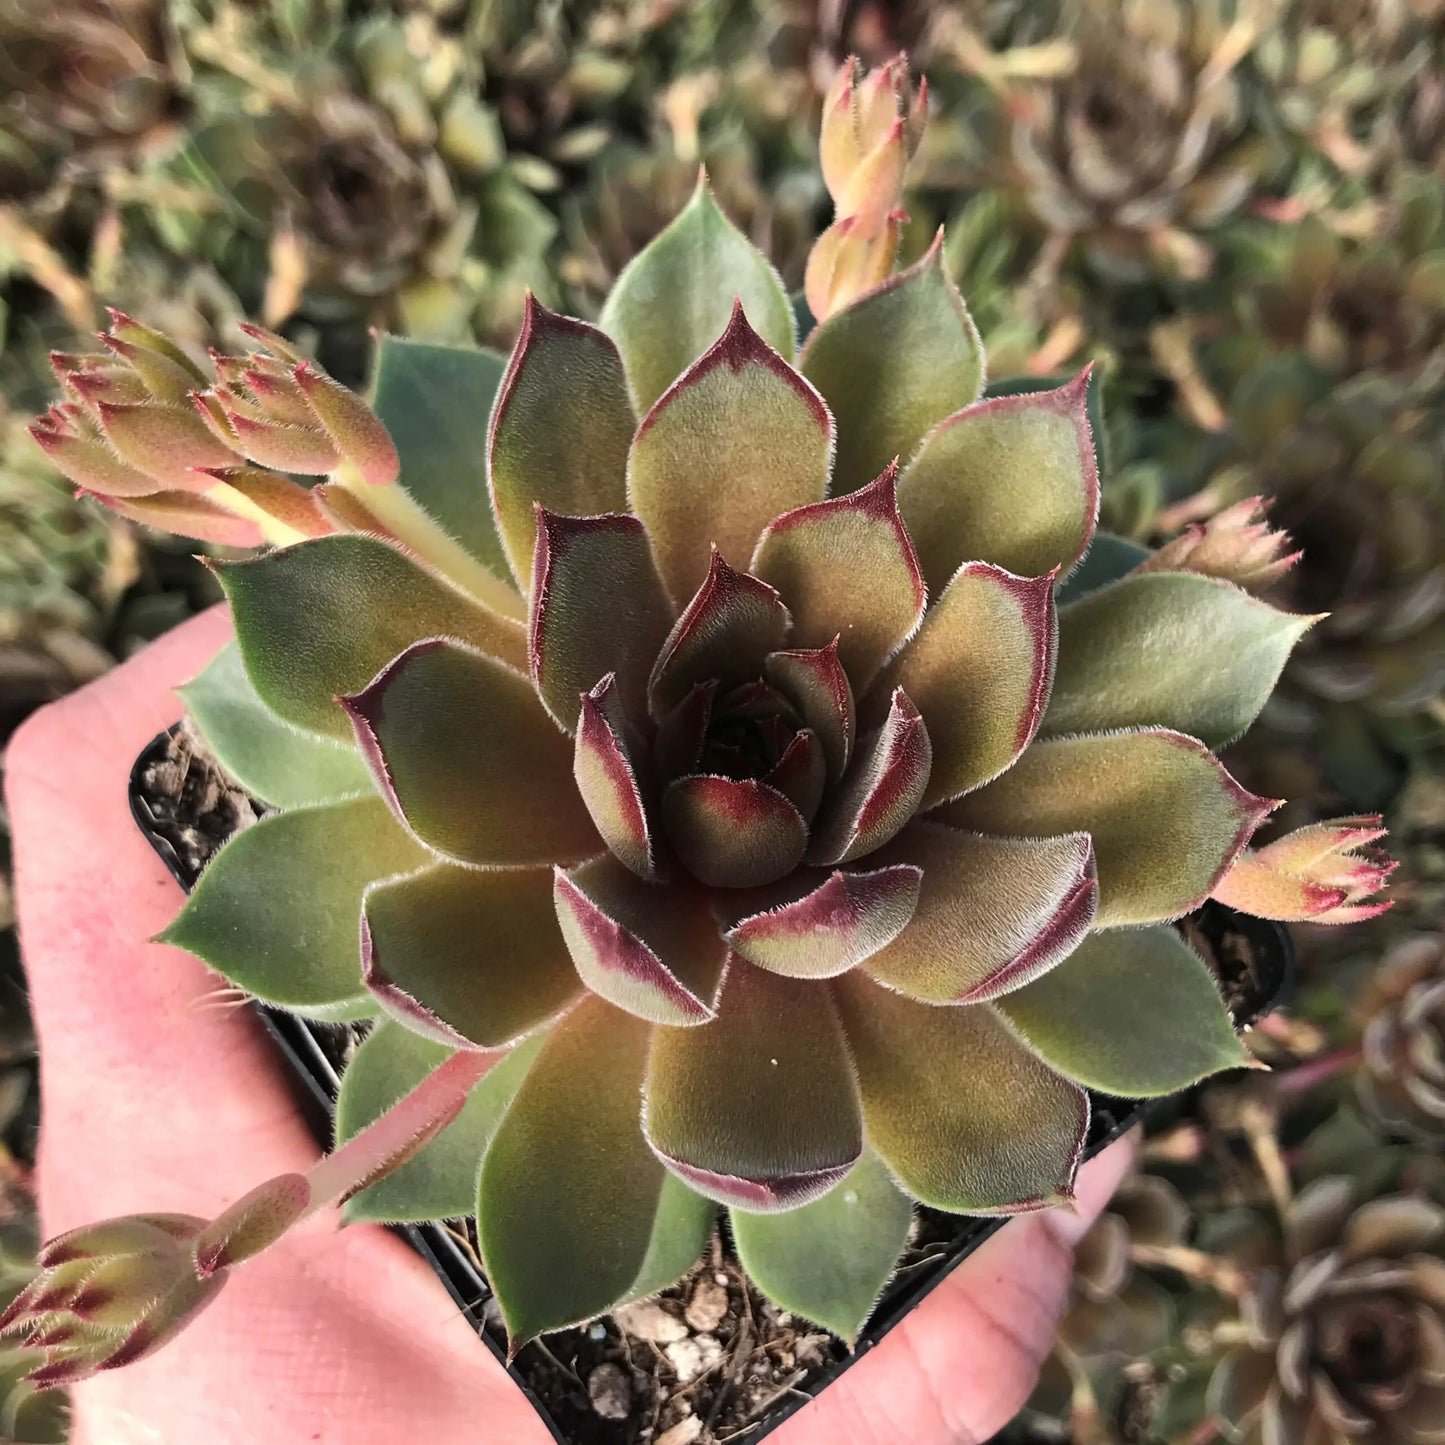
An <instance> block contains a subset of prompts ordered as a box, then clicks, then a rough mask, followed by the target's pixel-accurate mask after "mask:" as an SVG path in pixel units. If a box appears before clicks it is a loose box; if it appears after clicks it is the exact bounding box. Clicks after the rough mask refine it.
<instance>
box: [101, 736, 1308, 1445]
mask: <svg viewBox="0 0 1445 1445" xmlns="http://www.w3.org/2000/svg"><path fill="white" fill-rule="evenodd" d="M130 805H131V811H132V813H133V815H134V817H135V820H136V822H137V824H138V825H139V827H140V829H141V831H142V832H143V833H144V835H145V837H146V841H147V842H148V843H149V844H150V845H151V847H152V848H154V849H155V851H156V852H157V853H158V854H159V855H160V857H161V859H162V861H163V862H164V863H165V865H166V867H167V868H168V869H169V870H170V872H171V873H172V874H173V875H174V876H175V878H176V880H177V881H178V882H179V883H180V885H181V887H182V888H184V889H186V890H187V891H189V890H190V889H191V888H192V887H193V886H194V884H195V882H196V879H197V878H198V877H199V876H200V873H201V870H202V868H204V866H205V864H206V863H207V862H208V861H209V859H210V858H211V856H212V855H213V854H214V853H215V852H216V851H217V850H218V849H219V848H220V846H221V845H222V844H223V843H224V842H225V841H226V839H227V838H228V837H229V836H230V834H231V833H233V832H234V831H236V830H237V829H238V828H239V827H240V826H242V825H243V824H244V823H245V822H246V821H248V820H249V819H250V817H252V816H254V815H255V814H257V813H259V812H260V811H262V810H263V805H261V804H259V803H255V802H254V800H252V799H250V798H248V797H247V795H246V794H245V793H244V792H241V791H240V790H238V789H237V787H236V786H235V785H234V784H233V783H231V782H230V781H229V780H228V779H227V778H226V777H225V776H224V775H223V774H221V773H220V772H219V770H218V769H217V768H216V767H215V765H214V764H213V763H211V762H210V760H209V759H208V758H207V757H206V756H205V754H204V752H203V751H202V750H201V749H200V748H199V746H198V745H197V744H196V743H194V742H193V741H192V739H191V735H190V734H189V733H188V731H187V730H186V729H185V727H184V724H179V725H177V726H176V727H175V728H172V729H170V730H169V731H168V732H165V733H162V734H160V735H159V736H158V737H156V738H155V739H154V740H153V741H152V742H151V744H150V745H149V746H148V747H147V748H146V749H145V751H144V752H143V753H142V754H141V755H140V757H139V758H138V759H137V760H136V763H135V766H134V768H133V770H132V772H131V778H130ZM1179 927H1180V928H1181V929H1182V930H1183V931H1184V932H1185V933H1186V935H1187V936H1188V938H1189V940H1190V942H1191V943H1192V944H1193V945H1194V947H1195V948H1196V949H1198V950H1200V951H1201V952H1203V953H1204V955H1205V957H1206V961H1207V962H1208V963H1209V965H1210V967H1211V968H1212V969H1213V970H1214V972H1215V974H1216V976H1217V978H1218V979H1219V982H1220V985H1221V989H1222V991H1223V993H1224V997H1225V1000H1226V1002H1227V1004H1228V1006H1229V1009H1230V1013H1231V1014H1232V1016H1233V1018H1234V1022H1235V1025H1236V1027H1237V1028H1240V1029H1244V1028H1247V1027H1248V1026H1249V1025H1251V1024H1253V1023H1254V1022H1255V1021H1257V1020H1258V1019H1259V1018H1261V1017H1262V1016H1263V1015H1264V1014H1266V1013H1268V1012H1269V1011H1270V1010H1271V1009H1272V1008H1273V1007H1274V1006H1275V1005H1276V1004H1277V1003H1278V1001H1279V1000H1280V998H1281V996H1282V995H1283V994H1284V992H1285V990H1286V988H1287V986H1288V983H1289V981H1290V976H1291V972H1292V967H1293V950H1292V947H1291V944H1290V938H1289V934H1288V933H1287V932H1286V931H1285V930H1284V929H1283V928H1281V927H1280V926H1279V925H1278V924H1276V923H1272V922H1269V921H1267V920H1264V919H1258V918H1252V917H1249V916H1248V915H1245V914H1240V913H1236V912H1234V911H1233V910H1232V909H1228V908H1224V907H1223V906H1221V905H1219V904H1215V903H1212V902H1211V903H1207V904H1206V905H1205V906H1204V907H1203V908H1202V909H1200V910H1199V911H1198V912H1197V913H1195V914H1192V915H1190V916H1189V917H1188V918H1186V919H1184V920H1181V922H1180V924H1179ZM252 1007H253V1008H254V1009H255V1010H256V1012H257V1013H258V1014H259V1016H260V1018H261V1021H262V1023H263V1024H264V1026H265V1027H266V1029H267V1031H268V1032H269V1033H270V1035H271V1037H272V1038H273V1039H274V1040H275V1042H276V1044H277V1046H278V1048H279V1049H280V1051H281V1053H282V1055H283V1056H284V1058H285V1060H286V1063H287V1065H288V1067H289V1069H290V1071H291V1073H292V1075H293V1076H294V1080H295V1083H296V1086H297V1092H298V1095H299V1097H300V1101H301V1105H302V1108H303V1110H304V1111H305V1113H306V1115H307V1117H308V1120H309V1122H310V1124H311V1127H312V1129H313V1130H314V1132H315V1134H316V1138H317V1141H318V1142H319V1143H320V1144H321V1145H322V1146H323V1147H329V1145H330V1142H331V1135H332V1117H333V1113H334V1109H335V1100H336V1093H337V1087H338V1080H339V1074H340V1070H341V1068H342V1067H343V1066H344V1064H345V1061H346V1059H347V1057H348V1055H349V1053H350V1051H351V1049H352V1048H353V1047H354V1046H355V1043H356V1041H357V1039H358V1038H359V1037H360V1036H361V1033H360V1030H364V1028H365V1025H361V1026H359V1028H358V1026H357V1025H338V1024H318V1023H313V1022H310V1021H308V1020H303V1019H299V1018H297V1017H295V1016H294V1015H291V1014H287V1013H284V1012H281V1011H279V1010H275V1009H271V1008H268V1007H266V1006H264V1005H260V1004H254V1003H253V1004H252ZM1090 1099H1091V1103H1092V1105H1093V1113H1092V1123H1091V1126H1090V1130H1089V1136H1088V1145H1087V1149H1086V1153H1085V1158H1092V1157H1093V1156H1094V1155H1095V1154H1097V1153H1098V1152H1099V1151H1100V1150H1102V1149H1103V1148H1104V1147H1105V1146H1106V1145H1107V1144H1109V1143H1110V1142H1111V1141H1112V1140H1114V1139H1116V1138H1118V1137H1119V1135H1121V1134H1123V1133H1124V1132H1125V1131H1126V1130H1128V1129H1130V1128H1131V1127H1132V1126H1133V1125H1135V1124H1137V1123H1139V1122H1140V1121H1141V1120H1144V1119H1146V1118H1148V1119H1157V1118H1159V1117H1160V1116H1161V1114H1162V1115H1165V1116H1169V1115H1176V1116H1177V1115H1179V1114H1182V1113H1185V1112H1187V1111H1188V1109H1189V1107H1190V1102H1191V1100H1190V1095H1189V1094H1185V1095H1181V1096H1177V1097H1175V1098H1172V1099H1164V1100H1155V1101H1151V1102H1150V1103H1149V1104H1147V1105H1141V1104H1139V1103H1138V1102H1136V1101H1134V1100H1127V1099H1116V1098H1111V1097H1108V1096H1105V1095H1101V1094H1093V1093H1091V1095H1090ZM917 1217H918V1228H917V1230H916V1232H915V1237H914V1239H913V1241H912V1242H911V1243H910V1245H909V1248H908V1250H907V1252H906V1253H905V1254H904V1256H903V1259H902V1261H901V1263H900V1266H899V1269H898V1271H897V1273H896V1275H895V1277H894V1279H893V1281H892V1283H891V1284H890V1285H889V1286H888V1288H887V1290H886V1291H885V1292H884V1294H883V1297H882V1300H881V1301H880V1303H879V1305H878V1308H877V1309H876V1310H875V1312H874V1314H873V1317H872V1319H871V1320H870V1322H869V1324H868V1327H867V1329H866V1330H865V1331H864V1333H863V1335H862V1337H861V1338H860V1339H859V1341H858V1345H857V1348H856V1350H854V1351H853V1352H852V1353H849V1351H848V1350H847V1349H846V1347H845V1346H844V1345H842V1344H841V1343H840V1342H839V1341H837V1340H835V1339H833V1338H831V1337H829V1336H823V1335H822V1334H821V1332H817V1331H813V1330H811V1329H810V1328H809V1327H808V1326H806V1325H805V1324H804V1323H803V1322H801V1321H792V1320H790V1319H789V1317H788V1316H786V1315H780V1314H779V1312H778V1311H777V1310H776V1309H774V1307H772V1306H771V1305H769V1304H767V1303H766V1302H764V1301H762V1300H761V1299H760V1297H758V1296H757V1295H755V1294H751V1293H750V1292H749V1290H748V1287H747V1286H746V1284H745V1282H744V1281H743V1279H742V1275H741V1272H740V1271H739V1269H738V1267H737V1265H736V1262H735V1261H734V1260H733V1259H732V1258H731V1256H730V1255H729V1253H728V1251H727V1246H726V1244H724V1243H719V1242H715V1244H714V1254H713V1257H712V1258H711V1260H710V1261H705V1262H704V1263H703V1264H702V1265H701V1266H699V1268H698V1270H695V1271H694V1272H693V1274H692V1275H690V1276H689V1277H688V1279H687V1280H685V1281H684V1282H683V1283H682V1284H680V1285H678V1286H674V1287H673V1289H671V1290H668V1291H665V1292H664V1294H663V1296H662V1299H663V1300H664V1301H670V1302H675V1303H674V1305H673V1311H672V1313H671V1316H670V1320H671V1324H670V1328H669V1330H668V1331H667V1334H668V1336H669V1337H668V1338H666V1339H664V1338H662V1336H661V1334H660V1333H659V1334H658V1337H657V1338H656V1339H654V1340H652V1341H648V1340H647V1338H646V1335H645V1334H644V1335H643V1336H642V1338H641V1339H639V1338H638V1337H637V1335H636V1332H635V1331H634V1333H633V1335H632V1337H631V1338H629V1339H627V1340H624V1339H623V1336H622V1332H621V1330H620V1327H619V1326H618V1325H617V1324H616V1322H615V1321H614V1320H612V1319H611V1318H610V1317H609V1318H607V1319H604V1320H600V1321H597V1322H595V1323H594V1324H592V1325H591V1326H589V1327H583V1328H578V1329H573V1330H565V1331H562V1332H560V1333H559V1334H556V1335H549V1336H547V1337H546V1339H545V1340H544V1341H542V1342H541V1343H536V1344H531V1345H528V1346H526V1347H524V1348H523V1349H522V1350H521V1351H520V1352H519V1354H518V1355H517V1358H516V1359H515V1360H514V1361H511V1362H510V1363H509V1362H507V1359H506V1345H505V1335H504V1332H503V1330H502V1327H501V1322H500V1318H499V1317H498V1315H497V1312H496V1311H495V1309H494V1308H490V1307H489V1306H490V1304H491V1295H490V1290H489V1289H488V1286H487V1281H486V1279H485V1278H484V1277H483V1275H482V1273H481V1271H480V1269H479V1267H478V1265H479V1260H478V1255H477V1252H476V1248H475V1240H474V1236H473V1235H472V1233H471V1227H470V1223H469V1222H467V1221H463V1222H460V1223H458V1222H452V1223H436V1224H424V1225H403V1226H395V1229H396V1232H397V1233H399V1234H400V1235H402V1236H403V1237H404V1238H405V1239H406V1240H407V1241H408V1242H409V1243H410V1244H411V1245H412V1247H413V1248H414V1249H416V1251H417V1252H418V1253H419V1254H420V1255H421V1256H422V1257H423V1258H424V1259H425V1260H426V1262H427V1263H428V1264H429V1265H430V1266H431V1268H432V1269H433V1270H435V1271H436V1273H437V1276H438V1277H439V1278H440V1279H441V1281H442V1283H443V1284H444V1285H445V1286H446V1288H447V1291H448V1292H449V1293H450V1295H451V1297H452V1298H453V1299H454V1300H455V1301H456V1304H457V1307H458V1308H459V1309H460V1310H462V1311H463V1313H464V1314H466V1316H467V1318H468V1319H469V1320H472V1321H473V1322H474V1324H475V1326H476V1329H477V1332H478V1334H479V1335H480V1336H481V1338H482V1339H483V1341H484V1342H485V1343H486V1345H487V1347H488V1348H489V1349H490V1350H491V1351H492V1353H493V1354H494V1355H496V1357H497V1358H498V1359H499V1360H500V1361H502V1362H503V1363H504V1364H505V1365H506V1369H507V1372H508V1373H509V1374H510V1375H511V1377H512V1379H513V1380H514V1381H515V1382H516V1384H517V1387H518V1388H519V1389H520V1390H521V1391H522V1393H523V1394H524V1395H526V1397H527V1398H528V1400H530V1401H531V1403H532V1405H533V1406H534V1408H535V1409H536V1411H537V1414H538V1416H539V1417H540V1418H541V1420H542V1421H543V1422H544V1423H545V1424H546V1426H547V1428H548V1429H549V1430H550V1431H551V1433H552V1435H553V1438H554V1439H556V1440H557V1441H558V1442H560V1445H633V1442H641V1441H650V1442H653V1445H696V1442H704V1445H706V1442H708V1441H714V1440H716V1441H719V1442H721V1441H747V1442H749V1445H752V1442H754V1441H758V1440H761V1439H762V1438H763V1437H764V1436H766V1435H768V1434H770V1433H771V1432H772V1431H773V1430H775V1429H776V1428H777V1427H778V1426H779V1425H780V1424H781V1423H782V1422H783V1421H784V1420H785V1419H787V1418H788V1416H790V1415H792V1414H793V1413H794V1412H795V1411H797V1410H798V1409H800V1408H801V1407H802V1406H803V1405H805V1404H806V1403H807V1402H808V1401H809V1400H810V1399H811V1398H812V1397H813V1396H815V1395H816V1394H817V1393H818V1392H819V1391H820V1390H823V1389H826V1388H827V1386H828V1385H830V1384H831V1383H832V1382H833V1381H834V1380H835V1379H837V1378H838V1376H839V1375H840V1374H842V1372H843V1371H844V1370H846V1369H848V1368H849V1366H851V1365H852V1364H854V1363H855V1362H856V1361H857V1360H858V1359H859V1358H861V1357H862V1356H864V1355H866V1354H867V1353H868V1352H869V1351H870V1350H871V1349H872V1348H873V1347H874V1346H876V1345H877V1344H878V1342H879V1341H880V1340H882V1339H883V1337H884V1336H885V1335H886V1334H887V1333H888V1332H889V1330H891V1329H892V1328H893V1327H894V1326H895V1325H896V1324H897V1323H898V1322H899V1321H900V1320H901V1319H903V1317H904V1316H905V1315H906V1314H907V1313H908V1312H909V1311H910V1310H911V1309H913V1307H914V1306H915V1305H917V1304H918V1303H919V1302H920V1301H921V1300H923V1299H924V1297H925V1296H926V1295H927V1294H928V1293H929V1292H930V1291H931V1290H933V1289H934V1288H935V1287H936V1286H937V1285H938V1284H939V1283H940V1282H941V1281H942V1280H943V1279H944V1278H945V1277H946V1276H947V1275H948V1274H949V1273H951V1272H952V1271H953V1270H954V1269H955V1268H956V1267H957V1266H958V1265H959V1264H960V1263H962V1261H963V1260H965V1259H967V1258H968V1256H969V1255H970V1254H972V1253H973V1251H974V1250H975V1249H977V1248H978V1247H979V1245H981V1244H982V1243H983V1242H984V1241H985V1240H986V1239H988V1238H989V1237H990V1236H991V1235H992V1234H994V1232H995V1231H996V1230H998V1229H999V1228H1001V1227H1002V1225H1003V1223H1004V1222H1005V1221H1003V1220H999V1219H981V1218H969V1217H964V1216H957V1215H949V1214H944V1213H941V1212H938V1211H935V1210H931V1209H927V1208H919V1209H918V1210H917ZM724 1282H725V1283H724ZM699 1285H701V1286H702V1288H701V1289H699V1288H698V1286H699ZM719 1286H720V1287H721V1291H720V1290H719V1288H718V1287H719ZM723 1293H725V1294H726V1296H727V1306H726V1313H725V1314H723V1317H722V1318H721V1319H716V1315H717V1313H718V1311H719V1310H720V1309H721V1307H722V1294H723ZM704 1294H706V1295H707V1296H708V1297H709V1298H708V1301H707V1305H708V1307H709V1308H702V1306H701V1304H700V1302H701V1301H702V1300H703V1296H704ZM681 1306H687V1308H686V1309H685V1310H684V1309H682V1308H680V1307H681ZM709 1309H710V1313H709ZM688 1315H691V1316H693V1317H694V1319H696V1320H697V1321H698V1324H701V1325H702V1326H703V1328H698V1327H697V1325H695V1324H694V1323H692V1322H691V1321H689V1320H687V1319H686V1316H688ZM679 1316H682V1318H681V1319H679ZM655 1318H656V1317H655V1316H654V1319H655ZM714 1320H715V1321H716V1322H714ZM683 1330H686V1331H688V1333H687V1334H685V1335H684V1334H682V1333H681V1332H682V1331H683ZM699 1337H701V1339H702V1341H703V1343H702V1344H701V1345H700V1344H699V1343H698V1339H699ZM719 1345H720V1346H721V1354H720V1355H719V1354H718V1352H717V1351H718V1346H719ZM763 1346H768V1347H769V1348H762V1347H763ZM760 1361H761V1362H763V1363H764V1365H765V1366H766V1368H765V1369H764V1370H763V1371H762V1374H761V1376H760V1375H759V1373H758V1371H759V1362H760ZM691 1369H696V1370H699V1373H697V1374H696V1375H694V1377H693V1380H692V1383H691V1385H689V1386H688V1387H687V1388H686V1393H687V1394H688V1395H689V1399H690V1402H691V1404H692V1407H693V1413H692V1414H691V1415H690V1416H686V1417H683V1418H682V1419H681V1420H677V1419H675V1418H674V1415H675V1412H674V1414H668V1413H664V1412H663V1411H662V1403H661V1402H663V1401H665V1400H666V1399H667V1398H668V1397H670V1396H672V1395H674V1393H677V1392H679V1391H682V1390H683V1386H681V1385H680V1383H679V1381H680V1380H681V1379H682V1378H684V1377H685V1376H686V1375H687V1373H688V1371H689V1370H691ZM649 1389H650V1390H651V1393H652V1399H651V1400H649V1398H648V1391H649ZM667 1421H672V1423H671V1424H670V1425H668V1424H666V1423H665V1422H667ZM690 1422H691V1423H690ZM699 1422H700V1426H699Z"/></svg>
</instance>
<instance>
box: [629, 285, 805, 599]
mask: <svg viewBox="0 0 1445 1445" xmlns="http://www.w3.org/2000/svg"><path fill="white" fill-rule="evenodd" d="M832 454H833V419H832V417H831V416H829V415H828V409H827V407H825V406H824V405H823V402H822V398H821V397H819V395H818V393H817V392H816V391H814V390H813V388H812V387H811V386H809V385H808V383H807V382H806V381H804V380H803V378H802V377H801V376H799V375H798V373H797V372H796V371H794V370H793V368H792V367H791V366H789V365H788V363H787V362H786V361H784V360H783V358H782V357H781V356H779V355H778V353H777V352H776V351H774V350H772V348H771V347H769V346H768V345H767V343H766V342H765V341H764V340H763V339H762V337H760V336H759V335H758V334H757V332H756V331H754V330H753V329H752V327H751V326H749V325H748V321H747V317H746V316H744V315H743V310H742V306H741V304H739V305H738V306H737V307H736V308H735V309H734V311H733V316H732V320H731V321H730V322H729V323H728V328H727V330H726V331H724V332H723V334H722V336H721V337H720V338H719V339H718V341H717V342H716V343H715V344H714V345H713V346H712V347H711V348H710V349H709V350H708V351H706V352H705V353H704V354H703V355H702V356H700V357H699V358H698V360H697V361H696V362H694V363H693V365H692V366H691V367H689V368H688V370H687V372H686V373H685V374H684V375H683V376H681V377H680V378H679V379H678V380H677V381H676V382H675V383H674V384H673V385H672V386H671V387H669V388H668V390H667V391H666V392H664V393H663V395H662V396H661V397H660V398H659V400H658V402H657V404H656V405H655V406H654V407H653V408H652V410H651V411H650V412H648V414H647V416H646V417H645V418H644V419H643V422H642V425H641V427H640V428H639V429H638V432H637V439H636V440H635V441H634V442H633V444H632V455H631V459H630V461H629V463H628V471H627V493H628V499H629V501H630V503H631V506H632V510H633V511H634V512H635V513H636V514H637V515H638V516H639V517H641V518H642V520H643V521H644V522H645V523H646V524H647V530H648V533H649V535H650V536H651V537H652V545H653V548H654V550H655V552H656V554H657V565H658V570H659V571H660V572H661V573H662V578H663V581H664V583H665V584H666V585H667V589H668V592H669V593H670V594H671V596H672V600H673V601H674V602H675V603H676V604H677V605H678V606H681V605H682V604H683V603H685V602H686V601H687V600H688V598H690V597H691V596H692V595H693V593H694V592H695V591H696V590H697V588H698V586H699V585H700V584H701V582H702V580H703V577H704V576H705V574H706V573H707V570H708V558H709V550H710V548H711V547H713V546H716V547H717V549H718V550H719V551H720V552H721V553H722V555H723V557H724V558H725V559H726V560H727V561H728V562H730V563H731V564H732V565H733V566H734V567H746V566H747V565H748V561H749V559H750V558H751V557H752V555H753V548H754V546H755V545H756V544H757V540H758V535H759V534H760V533H761V532H762V530H763V528H764V527H765V526H767V524H768V523H769V522H771V521H772V520H773V518H774V517H776V516H778V515H779V513H781V512H786V511H790V510H791V509H792V508H794V507H801V506H804V505H805V504H807V503H808V502H821V501H822V500H823V497H824V496H825V495H826V493H827V490H828V469H829V465H830V463H831V461H832ZM760 456H764V457H766V458H767V463H766V465H763V466H760V465H759V464H758V458H759V457H760Z"/></svg>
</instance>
